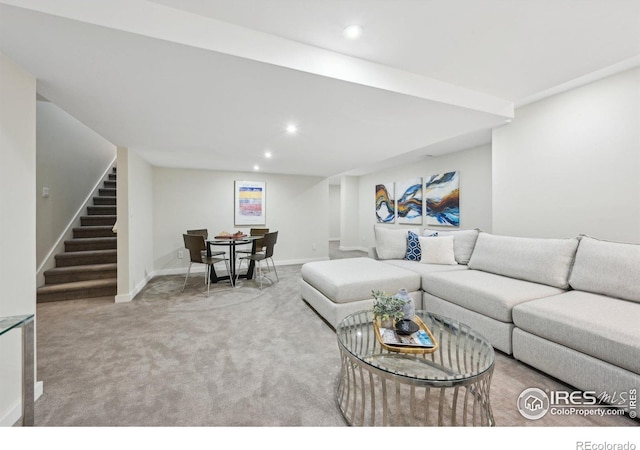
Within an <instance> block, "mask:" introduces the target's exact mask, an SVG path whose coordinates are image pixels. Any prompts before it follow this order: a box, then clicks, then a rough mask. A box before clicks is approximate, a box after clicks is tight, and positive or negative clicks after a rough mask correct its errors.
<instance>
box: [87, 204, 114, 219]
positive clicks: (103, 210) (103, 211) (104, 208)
mask: <svg viewBox="0 0 640 450" xmlns="http://www.w3.org/2000/svg"><path fill="white" fill-rule="evenodd" d="M116 210H117V208H116V207H115V206H112V205H96V206H87V214H88V215H90V216H114V215H116V214H118V212H117V211H116Z"/></svg>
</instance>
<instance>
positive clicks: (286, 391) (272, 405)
mask: <svg viewBox="0 0 640 450" xmlns="http://www.w3.org/2000/svg"><path fill="white" fill-rule="evenodd" d="M278 273H279V275H280V282H279V283H275V284H273V285H268V284H267V285H265V288H264V289H263V290H262V291H260V290H259V289H258V288H257V285H256V284H255V282H253V281H244V283H243V286H242V287H239V288H236V289H231V288H230V287H229V286H228V285H222V286H215V287H213V285H212V292H211V295H210V296H209V297H207V295H206V285H205V284H204V282H203V275H201V274H200V275H198V276H197V277H193V278H191V279H190V281H189V284H188V285H187V288H186V290H185V292H184V293H182V292H181V291H180V290H181V287H182V283H183V281H184V278H183V277H182V276H164V277H158V278H154V279H153V280H151V281H150V282H149V284H148V285H147V286H146V287H145V288H144V290H143V291H142V292H141V293H140V294H139V295H138V296H137V297H136V298H135V299H134V300H133V301H132V302H130V303H121V304H116V303H114V302H113V299H91V300H89V299H88V300H78V301H66V302H51V303H41V304H38V305H37V345H38V355H37V357H38V359H37V361H38V379H39V380H42V381H43V382H44V394H43V395H42V397H41V398H40V399H39V400H38V401H37V402H36V405H35V424H36V426H40V427H67V426H84V427H95V426H141V427H144V426H166V427H176V426H177V427H197V426H206V427H216V426H225V427H235V426H256V427H344V426H345V422H344V420H343V418H342V416H341V413H340V411H339V409H338V407H337V405H336V402H335V389H336V379H337V375H338V372H339V363H340V361H339V354H338V348H337V343H336V336H335V332H334V330H333V329H332V328H331V327H329V326H328V325H327V324H326V323H325V322H324V321H323V320H322V319H320V317H319V316H318V315H317V314H316V313H315V312H314V311H313V310H312V309H311V308H310V307H309V306H308V305H307V304H306V303H304V302H303V301H302V300H301V298H300V295H299V283H300V266H283V267H279V268H278ZM271 275H272V276H273V274H271ZM576 370H579V368H576ZM529 387H538V388H542V389H547V388H548V389H570V388H569V387H567V386H565V385H563V384H561V383H559V382H558V381H556V380H554V379H551V378H549V377H547V376H545V375H544V374H542V373H540V372H538V371H536V370H533V369H531V368H530V367H527V366H525V365H523V364H521V363H519V362H517V361H515V360H514V359H513V358H511V357H509V356H506V355H504V354H501V353H498V354H497V357H496V367H495V372H494V376H493V381H492V387H491V401H492V405H493V413H494V416H495V421H496V425H497V426H498V427H514V426H547V427H551V426H553V427H573V426H582V427H592V426H607V427H608V426H617V427H628V426H637V425H638V422H637V421H634V420H631V419H629V418H628V417H607V416H605V417H582V416H577V415H572V416H552V415H550V414H547V416H545V417H544V418H542V419H540V420H538V421H530V420H527V419H525V418H523V417H522V416H521V415H520V414H519V413H518V411H517V409H516V399H517V397H518V395H519V394H520V393H521V392H522V391H523V390H524V389H525V388H529Z"/></svg>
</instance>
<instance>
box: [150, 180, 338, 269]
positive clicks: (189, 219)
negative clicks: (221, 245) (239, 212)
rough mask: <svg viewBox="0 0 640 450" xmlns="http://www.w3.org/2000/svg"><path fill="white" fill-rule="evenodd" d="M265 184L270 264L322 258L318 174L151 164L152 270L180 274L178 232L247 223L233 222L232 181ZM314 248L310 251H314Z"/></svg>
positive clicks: (324, 191) (325, 228) (322, 188)
mask: <svg viewBox="0 0 640 450" xmlns="http://www.w3.org/2000/svg"><path fill="white" fill-rule="evenodd" d="M235 180H245V181H265V182H266V227H268V228H269V229H270V230H272V231H276V230H277V231H279V235H278V243H277V244H276V248H275V251H274V257H273V259H274V261H275V263H276V264H297V263H304V262H307V261H313V260H319V259H327V258H328V246H327V242H328V240H329V221H328V219H327V214H328V210H329V188H328V182H327V181H326V180H325V179H323V178H319V177H308V176H293V175H271V174H261V173H242V172H221V171H211V170H190V169H167V168H159V167H154V168H153V227H154V229H153V248H154V270H155V271H156V272H157V273H159V274H162V273H185V272H186V267H187V266H188V261H189V260H188V254H187V253H186V252H185V257H184V259H182V260H180V259H178V251H179V250H184V242H183V239H182V234H183V233H184V232H185V231H186V230H187V229H192V228H193V229H195V228H207V229H208V230H209V234H210V235H212V236H213V235H216V234H218V233H219V232H222V231H228V232H233V231H235V230H238V229H240V230H243V231H246V232H248V231H249V228H250V227H236V226H235V225H234V181H235ZM314 246H315V250H314Z"/></svg>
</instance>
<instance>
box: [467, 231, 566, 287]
mask: <svg viewBox="0 0 640 450" xmlns="http://www.w3.org/2000/svg"><path fill="white" fill-rule="evenodd" d="M577 247H578V239H577V238H570V239H543V238H523V237H512V236H498V235H494V234H489V233H483V232H480V234H479V235H478V239H477V241H476V245H475V248H474V249H473V254H472V255H471V259H470V260H469V268H471V269H476V270H482V271H484V272H491V273H495V274H498V275H504V276H507V277H511V278H518V279H520V280H526V281H532V282H534V283H541V284H546V285H548V286H554V287H558V288H561V289H567V288H568V287H569V273H570V271H571V265H572V263H573V258H574V257H575V253H576V248H577Z"/></svg>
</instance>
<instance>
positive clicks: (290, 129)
mask: <svg viewBox="0 0 640 450" xmlns="http://www.w3.org/2000/svg"><path fill="white" fill-rule="evenodd" d="M297 131H298V127H297V126H296V124H295V123H290V124H289V125H287V133H289V134H294V133H296V132H297Z"/></svg>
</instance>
